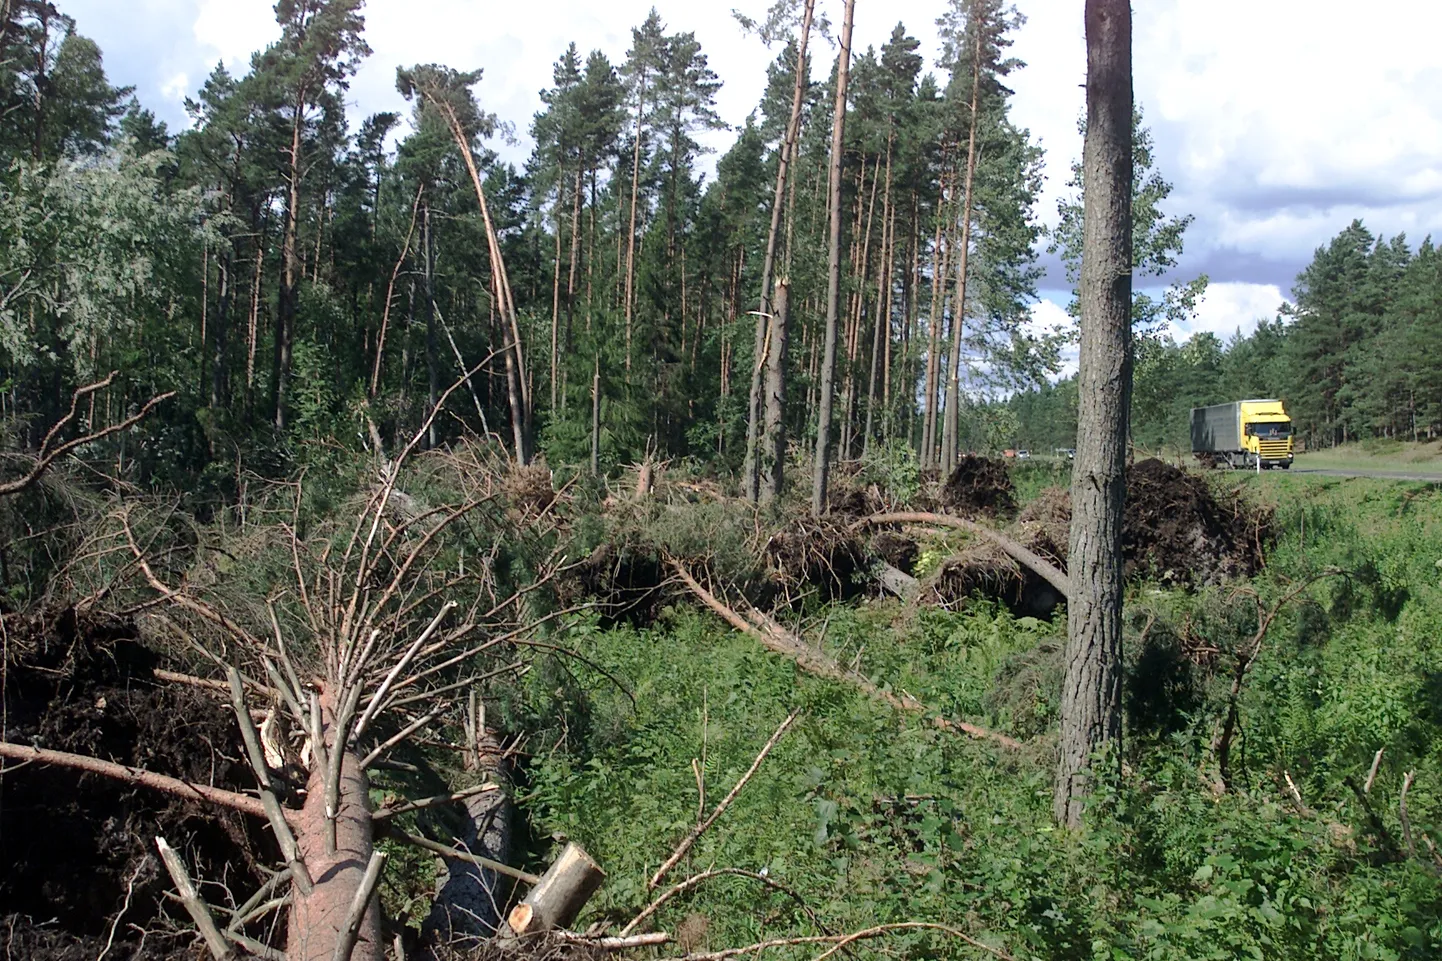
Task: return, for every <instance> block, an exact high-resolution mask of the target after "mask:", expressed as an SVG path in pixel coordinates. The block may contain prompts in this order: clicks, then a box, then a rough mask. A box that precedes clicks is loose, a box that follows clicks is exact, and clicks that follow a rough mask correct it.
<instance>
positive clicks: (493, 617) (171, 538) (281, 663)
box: [0, 386, 594, 961]
mask: <svg viewBox="0 0 1442 961" xmlns="http://www.w3.org/2000/svg"><path fill="white" fill-rule="evenodd" d="M451 389H452V390H454V389H455V387H454V386H453V387H452V388H451ZM448 394H449V391H448V392H447V395H448ZM445 400H446V396H443V397H442V398H441V403H440V404H438V405H437V409H440V407H441V406H443V405H444V402H445ZM428 427H429V422H427V423H426V424H424V425H422V427H421V429H420V430H419V431H418V432H417V433H416V434H415V436H414V437H413V438H412V439H411V441H410V443H409V444H408V445H407V446H406V447H405V449H404V450H402V451H401V452H400V454H399V456H398V457H396V459H395V460H394V461H392V462H388V463H385V464H384V465H383V468H382V471H381V477H380V481H379V483H378V484H376V485H375V486H374V487H373V489H372V490H371V491H370V492H369V493H368V494H366V495H365V496H364V500H363V503H362V504H361V506H360V508H359V510H358V511H357V512H356V514H355V515H354V517H353V518H352V520H351V521H349V522H343V523H338V524H334V525H330V524H322V525H320V526H319V527H318V528H317V530H316V531H315V532H314V533H312V534H311V535H309V536H305V535H303V534H302V533H301V525H300V524H299V523H298V518H299V515H300V510H301V508H300V504H301V499H302V494H303V492H302V489H301V485H300V483H299V482H296V483H295V484H293V485H290V489H291V494H292V496H293V498H294V500H293V504H292V506H291V508H290V511H289V513H290V519H289V521H288V522H286V521H282V522H277V523H275V524H274V525H267V526H266V527H265V528H263V529H261V532H260V534H259V536H253V537H250V538H249V539H248V541H246V543H247V544H249V545H250V547H249V548H248V549H250V550H253V551H254V552H256V553H255V558H256V559H257V563H255V564H254V565H253V566H254V567H255V568H256V569H257V570H260V571H265V570H267V569H275V568H277V567H278V568H280V569H284V567H289V569H290V572H291V573H290V583H289V585H288V586H287V587H286V588H285V589H283V590H276V589H274V588H272V593H271V595H270V596H268V597H264V598H259V597H255V596H254V595H252V594H251V593H249V592H248V591H247V590H246V588H245V586H244V583H243V582H240V583H239V584H237V583H236V582H235V581H234V579H233V578H222V577H217V576H214V575H213V569H212V568H210V567H208V566H207V564H205V563H204V562H203V557H202V556H201V554H200V553H199V552H200V551H201V550H202V549H203V548H201V547H197V546H193V545H194V541H193V540H192V539H190V534H189V531H190V527H189V524H188V522H186V521H184V519H182V521H181V523H180V524H179V525H177V524H174V523H172V520H173V518H174V516H175V515H174V512H173V511H168V510H166V511H156V512H154V513H153V514H150V513H147V512H146V511H145V510H144V509H143V507H142V506H140V505H138V504H131V505H127V506H126V507H124V508H122V509H120V510H119V511H117V512H116V513H115V514H114V515H112V518H111V522H110V528H111V530H110V532H109V533H108V534H106V535H104V536H108V537H110V538H111V540H112V542H113V543H111V544H108V545H105V546H104V547H102V548H97V549H95V550H93V551H90V552H89V553H90V554H91V555H93V556H95V557H115V556H118V554H119V553H120V552H122V551H123V553H124V555H125V557H126V558H128V561H126V562H124V563H121V564H120V565H119V569H120V570H121V571H123V572H131V574H133V575H135V576H132V577H131V580H133V581H134V582H135V584H134V587H133V593H134V594H135V595H138V596H140V597H142V598H144V596H145V595H146V594H148V595H149V598H148V599H143V600H141V603H140V604H139V605H138V608H137V609H139V610H144V611H149V612H152V613H151V614H149V615H147V616H149V617H152V618H154V619H157V620H158V621H159V622H160V623H163V624H165V625H168V628H169V629H170V630H172V631H173V632H174V633H175V634H176V635H177V636H178V637H181V638H183V639H184V640H185V642H186V644H188V645H189V649H190V650H191V651H192V653H194V654H197V655H199V656H200V658H201V659H202V663H201V666H200V667H199V668H198V669H197V673H199V672H205V673H209V674H211V675H212V676H211V677H195V676H192V675H181V674H179V673H178V672H168V673H169V674H171V675H173V676H175V677H176V678H184V680H183V681H182V682H181V683H184V684H185V685H186V686H187V687H191V688H194V689H198V690H204V691H208V692H211V693H212V694H214V695H219V696H222V697H225V698H227V699H228V701H229V707H230V709H231V711H233V713H234V718H235V724H236V730H237V732H238V734H239V742H240V743H239V744H238V745H236V746H237V747H239V748H240V753H241V754H242V757H244V759H245V764H246V765H248V767H249V771H250V773H251V774H252V775H253V776H254V782H255V791H256V794H258V797H254V796H250V795H248V794H243V793H239V792H237V791H235V790H229V789H221V788H216V787H213V786H209V785H202V784H198V783H193V782H190V781H186V780H184V779H180V778H174V777H167V776H164V775H160V774H156V773H154V772H150V771H146V770H143V769H141V768H137V767H134V766H129V765H124V764H118V763H114V762H110V761H106V760H104V759H103V758H97V757H85V756H82V755H76V754H73V753H68V752H60V751H53V750H46V749H41V748H37V747H33V746H30V745H26V744H15V743H5V742H0V757H5V758H12V759H16V760H19V761H21V762H28V763H29V765H34V766H35V767H36V768H37V769H38V768H39V767H40V766H42V765H48V766H60V767H66V768H70V769H73V770H76V771H83V772H86V773H88V774H94V775H99V776H101V777H105V778H110V779H114V780H116V781H119V782H124V783H128V784H133V785H138V786H143V787H147V788H151V789H155V790H158V791H162V792H165V793H167V794H169V795H171V796H174V797H180V798H183V799H186V800H188V801H190V802H193V803H195V804H197V805H203V806H211V807H221V808H228V809H230V810H234V811H238V812H242V813H244V814H245V815H248V816H251V817H257V818H262V819H264V821H265V822H266V823H267V824H268V825H269V827H270V830H271V833H272V835H273V836H274V839H275V841H276V844H277V845H278V847H279V850H280V854H281V861H282V862H283V867H281V869H280V872H279V873H278V874H277V875H276V877H280V878H281V880H280V881H274V880H273V879H272V882H268V889H266V888H263V889H262V891H257V892H256V894H257V896H258V897H259V900H255V899H254V898H253V899H251V900H249V901H247V902H246V905H245V906H244V910H243V911H238V912H236V914H235V916H234V919H233V920H234V923H232V924H229V925H226V924H225V923H223V922H222V923H219V924H218V923H216V917H215V914H216V911H215V910H214V909H213V908H212V907H211V906H210V905H207V904H206V903H205V902H204V900H203V899H202V894H201V893H200V892H203V891H204V890H205V886H204V885H202V884H200V883H198V882H199V881H200V880H201V879H198V878H196V877H194V876H193V874H192V870H191V868H190V866H188V865H187V864H186V863H185V859H184V857H183V855H182V853H181V851H182V850H183V847H184V846H183V845H181V844H180V843H179V839H172V840H176V841H177V844H176V845H175V846H174V847H172V846H171V845H170V844H169V843H168V842H167V839H166V838H164V837H160V838H157V839H156V850H157V851H158V852H159V853H160V854H161V855H162V856H163V859H164V861H165V865H166V868H167V870H168V872H169V874H170V876H171V877H172V879H173V880H174V882H175V885H176V887H177V889H178V890H179V891H180V892H181V897H182V901H183V902H184V903H185V907H186V910H187V912H188V913H189V914H190V916H191V917H192V919H193V921H194V923H195V924H196V926H197V929H198V930H199V931H200V932H201V934H202V936H203V939H204V941H205V943H206V945H207V948H208V949H209V951H210V953H211V954H212V955H213V956H214V957H216V958H217V959H220V958H228V957H231V956H232V955H233V953H234V951H235V950H236V948H237V947H239V948H241V949H244V950H246V951H249V952H251V953H255V954H259V955H261V956H265V957H272V958H285V959H286V961H347V959H350V958H356V959H365V961H382V959H383V958H384V957H385V956H386V947H387V945H386V939H385V938H384V937H383V934H382V919H381V912H380V909H379V904H378V900H377V897H376V890H377V885H378V884H379V880H380V877H381V874H382V871H383V869H384V866H385V854H384V852H382V851H380V850H378V849H377V847H376V844H375V842H376V839H377V837H379V836H381V835H382V834H385V835H386V836H388V837H391V838H394V839H397V840H400V841H402V842H406V841H423V842H425V844H426V845H428V850H431V851H432V852H433V853H436V854H439V855H441V856H443V857H448V858H451V859H455V860H468V861H470V862H471V863H473V864H480V865H481V866H483V867H485V868H487V869H494V870H496V871H498V872H501V873H505V874H507V875H509V876H510V877H511V878H514V879H516V880H520V881H522V882H523V883H525V882H527V881H531V882H538V881H544V880H545V879H544V878H541V879H537V878H535V877H534V876H532V875H528V874H526V873H525V872H519V871H517V870H516V869H514V868H509V867H508V866H506V865H504V864H500V863H497V862H490V861H487V859H485V858H484V857H479V856H476V855H471V854H469V853H467V852H464V851H461V850H455V848H457V847H458V846H463V845H461V843H460V842H459V841H457V840H456V839H450V840H448V841H429V840H428V839H421V838H417V837H413V836H411V835H408V833H407V832H406V831H404V830H400V829H397V828H396V827H395V826H394V823H393V822H394V817H395V816H396V814H397V813H398V812H401V811H416V810H420V809H423V808H427V807H432V806H436V805H460V804H464V803H465V802H466V801H467V800H471V799H474V798H476V797H479V796H482V795H483V794H485V793H488V792H484V791H476V790H472V791H452V792H448V793H446V794H444V795H439V796H435V797H430V798H422V799H420V800H418V801H402V802H400V803H399V804H396V805H392V806H391V810H390V811H389V812H388V813H383V812H376V811H374V810H372V805H371V800H370V788H371V784H370V777H371V774H372V772H373V771H374V770H375V769H376V768H377V767H379V766H381V765H384V764H387V763H388V756H389V755H390V754H392V753H393V752H395V751H397V750H399V749H402V748H403V747H405V746H406V745H407V744H409V743H412V742H414V741H415V739H416V738H418V737H419V736H421V735H422V734H423V733H425V732H429V731H431V730H433V729H434V728H436V727H439V726H441V725H443V724H445V723H446V718H447V716H448V715H450V714H452V709H451V705H452V704H454V703H455V702H456V699H455V698H454V697H452V696H450V695H453V694H454V693H455V692H471V702H472V703H473V704H474V703H476V701H477V700H478V698H479V697H480V696H481V692H482V691H483V685H484V683H485V682H486V681H487V680H490V679H494V678H500V677H508V676H515V675H517V674H518V673H521V672H523V671H524V670H525V665H524V664H523V663H522V662H520V661H515V662H510V663H505V662H503V661H500V660H499V659H498V658H497V655H498V654H500V653H502V651H504V650H506V649H507V646H506V645H507V642H508V641H510V640H516V639H520V638H522V637H523V635H524V634H526V633H527V632H529V631H530V630H532V629H533V628H534V627H535V626H536V624H537V623H539V622H540V620H541V618H538V617H537V616H535V615H534V614H530V613H528V611H529V610H530V606H529V603H528V598H529V596H530V595H531V594H533V593H534V592H535V591H537V590H540V589H541V588H543V587H544V586H545V585H546V584H547V583H548V582H549V581H550V580H551V579H552V578H553V577H554V576H555V574H556V572H557V571H558V570H559V569H560V568H561V566H562V563H563V561H562V560H561V558H560V557H559V555H558V553H557V550H556V549H553V550H552V551H551V552H550V553H549V554H542V555H541V556H540V558H539V560H538V561H537V562H536V564H535V568H534V570H532V571H529V572H528V575H527V576H524V577H521V576H518V575H513V574H508V575H507V577H510V578H512V580H511V581H510V582H507V581H503V580H502V579H501V576H500V575H498V574H496V572H495V571H494V570H493V568H492V567H490V566H488V565H485V564H480V563H473V564H471V565H469V567H466V566H464V565H462V569H461V570H460V571H459V572H458V571H457V570H456V569H455V567H454V566H453V565H452V564H451V563H450V562H449V560H448V558H449V557H451V556H453V555H454V552H455V550H456V545H457V541H456V540H455V538H456V537H458V536H460V535H459V534H457V532H458V531H465V530H467V529H470V528H473V527H476V526H478V525H479V526H481V527H486V528H487V529H490V530H497V531H500V530H511V528H512V527H513V526H514V519H515V518H514V516H513V515H514V511H511V510H510V509H509V507H508V504H509V501H508V498H507V497H506V496H505V485H506V483H507V478H508V476H509V475H508V473H507V471H508V468H507V467H506V466H505V465H502V464H499V463H497V464H492V465H490V466H489V467H486V465H482V464H478V463H470V462H467V463H464V464H461V463H457V464H453V465H451V467H452V468H453V469H452V470H451V474H452V475H453V476H455V477H458V478H462V480H460V481H458V482H457V483H458V484H459V485H460V486H461V488H462V495H463V496H462V497H461V498H460V499H459V501H458V502H455V503H441V504H437V505H435V506H429V507H428V506H426V505H425V504H424V503H421V502H420V501H419V500H418V499H416V498H414V497H408V496H407V495H405V494H403V493H402V492H401V491H400V490H399V489H398V484H399V481H400V478H401V476H402V467H403V465H404V464H405V463H406V461H407V458H408V457H409V456H410V455H411V454H412V452H413V451H414V450H416V449H417V448H418V446H419V445H420V443H421V442H422V440H423V438H424V437H425V434H426V429H427V428H428ZM436 456H438V457H449V456H452V455H436ZM548 510H549V505H547V506H546V507H545V508H544V509H542V510H541V511H540V512H539V516H536V515H528V516H527V518H526V525H524V527H523V529H522V530H518V531H517V530H511V534H510V536H511V537H512V538H513V540H517V541H523V540H524V539H525V537H526V528H530V527H539V526H541V525H542V523H543V520H542V519H543V518H544V517H545V515H546V512H547V511H548ZM276 513H277V512H276V511H274V509H273V508H272V516H275V515H276ZM483 514H484V515H485V516H486V517H487V518H488V521H487V522H486V524H481V521H480V516H481V515H483ZM487 525H488V526H487ZM178 527H179V528H183V530H181V531H180V532H179V533H177V528H178ZM97 536H100V535H97ZM461 543H468V542H464V541H463V542H461ZM537 550H538V551H540V548H537ZM187 552H188V553H187ZM185 558H188V559H189V565H190V566H189V569H183V570H181V572H180V574H179V576H177V570H178V567H177V565H178V563H180V561H181V560H183V559H185ZM114 566H115V565H114V563H113V562H112V565H111V567H112V571H113V568H114ZM207 571H212V573H207ZM117 576H118V575H117ZM206 663H208V664H209V665H210V670H209V671H206V669H205V667H204V665H205V664H206ZM217 674H218V675H220V677H218V678H217V677H215V676H214V675H217ZM157 680H159V681H163V679H160V678H157ZM463 697H464V695H463ZM462 703H464V700H462ZM218 706H219V705H218ZM256 717H260V718H263V723H261V724H260V725H257V724H256V720H255V718H256ZM287 731H289V732H293V737H289V736H287V734H286V732H287ZM182 736H183V735H182ZM23 766H25V765H22V767H23ZM12 770H15V772H16V773H14V774H13V775H11V776H12V777H13V778H23V777H24V776H25V775H24V774H23V773H21V771H20V768H14V769H12ZM437 849H439V850H437ZM566 856H567V858H569V859H570V860H572V861H574V860H575V859H576V857H577V854H576V852H575V851H568V852H567V855H566ZM580 856H581V857H584V852H581V855H580ZM593 889H594V885H592V887H591V890H593ZM493 890H494V889H493ZM546 890H549V891H552V892H557V896H558V897H561V898H562V901H561V907H560V908H558V907H557V906H556V904H555V903H553V902H552V901H551V900H548V897H547V895H546V891H545V890H542V889H541V885H540V884H537V890H536V891H533V892H532V897H531V898H530V902H531V903H532V904H533V906H534V908H533V910H534V912H535V914H536V915H537V921H536V923H533V924H530V925H528V926H527V930H528V931H529V930H548V929H549V928H551V927H552V926H554V925H556V924H558V923H561V924H564V923H568V922H569V920H570V919H571V918H573V917H574V914H575V911H576V910H577V909H579V907H580V905H581V904H583V903H584V900H585V897H586V896H587V895H588V894H589V890H584V891H578V890H577V889H575V888H574V887H572V888H570V889H567V886H566V885H564V884H562V885H556V884H552V885H550V886H549V888H547V889H546ZM502 895H503V896H504V892H502ZM252 902H253V903H252ZM262 905H263V906H265V907H266V910H267V912H269V911H280V912H282V914H283V916H284V917H285V919H286V923H285V924H284V925H282V927H283V928H284V929H285V930H286V935H285V941H284V944H283V946H282V945H281V944H279V943H265V942H263V941H258V940H256V939H254V938H251V937H250V936H249V935H248V934H247V932H246V924H247V922H248V921H249V920H251V918H250V917H249V912H251V911H253V910H257V909H258V907H259V906H262ZM255 933H257V934H260V933H263V932H261V931H260V930H257V931H256V932H255Z"/></svg>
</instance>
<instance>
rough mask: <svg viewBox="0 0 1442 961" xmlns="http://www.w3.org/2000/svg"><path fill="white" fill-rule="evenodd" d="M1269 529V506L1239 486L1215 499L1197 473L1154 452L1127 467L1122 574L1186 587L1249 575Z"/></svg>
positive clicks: (1257, 566)
mask: <svg viewBox="0 0 1442 961" xmlns="http://www.w3.org/2000/svg"><path fill="white" fill-rule="evenodd" d="M1271 534H1272V517H1271V512H1270V511H1267V510H1265V509H1262V508H1258V507H1255V506H1253V505H1251V504H1248V503H1247V502H1246V501H1245V500H1244V499H1243V498H1242V497H1241V495H1240V493H1239V492H1233V493H1232V494H1231V495H1230V496H1224V497H1222V498H1221V499H1218V498H1217V497H1216V496H1214V495H1213V493H1212V490H1211V488H1210V487H1209V486H1208V485H1207V482H1206V481H1205V480H1204V479H1203V478H1201V477H1199V476H1198V475H1196V474H1188V473H1186V472H1185V471H1182V470H1179V469H1178V468H1176V467H1173V466H1171V465H1170V464H1165V463H1163V462H1162V461H1159V460H1157V459H1155V458H1151V459H1148V460H1144V461H1139V462H1138V463H1136V464H1134V465H1132V466H1131V467H1130V468H1129V469H1128V470H1127V505H1126V522H1125V524H1124V525H1123V528H1122V550H1123V553H1124V554H1125V556H1126V564H1127V575H1128V576H1134V575H1135V576H1141V577H1151V578H1155V579H1156V580H1159V581H1162V582H1163V583H1172V584H1179V585H1184V586H1188V587H1200V586H1202V585H1206V584H1217V583H1220V582H1221V581H1225V580H1230V579H1232V578H1237V577H1251V576H1253V575H1255V574H1256V573H1257V572H1258V571H1259V570H1261V568H1262V563H1263V557H1262V553H1263V548H1264V547H1265V545H1266V544H1267V543H1269V541H1270V539H1271Z"/></svg>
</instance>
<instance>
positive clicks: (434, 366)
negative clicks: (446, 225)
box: [421, 203, 441, 448]
mask: <svg viewBox="0 0 1442 961" xmlns="http://www.w3.org/2000/svg"><path fill="white" fill-rule="evenodd" d="M421 267H422V272H423V274H424V280H425V284H426V387H427V390H428V392H429V402H428V404H427V406H426V410H427V411H428V412H429V411H433V410H435V409H436V404H437V403H438V402H439V401H440V397H441V372H440V357H439V356H438V355H437V353H438V352H437V347H436V283H435V276H434V273H433V270H434V261H433V260H432V248H431V205H430V204H429V203H427V204H426V205H425V209H424V210H423V211H422V212H421ZM436 441H437V436H436V418H434V417H432V418H431V426H430V428H429V430H427V432H426V446H427V447H430V448H434V447H435V446H436Z"/></svg>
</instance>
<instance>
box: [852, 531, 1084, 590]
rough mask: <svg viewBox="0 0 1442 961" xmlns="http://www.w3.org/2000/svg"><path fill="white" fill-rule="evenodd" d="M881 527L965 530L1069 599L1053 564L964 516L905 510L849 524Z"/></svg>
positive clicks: (1068, 583)
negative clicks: (896, 526)
mask: <svg viewBox="0 0 1442 961" xmlns="http://www.w3.org/2000/svg"><path fill="white" fill-rule="evenodd" d="M883 524H930V525H933V526H936V527H952V528H955V529H957V530H962V531H967V532H968V533H971V534H976V535H977V536H979V537H985V538H986V539H988V540H990V541H991V542H993V543H994V544H996V545H997V546H998V547H1000V548H1001V549H1002V550H1003V551H1005V552H1006V553H1007V554H1008V555H1010V556H1011V557H1012V558H1013V559H1015V560H1016V561H1017V562H1018V563H1020V564H1023V565H1025V566H1026V567H1027V569H1029V570H1031V571H1033V572H1034V573H1036V574H1037V575H1038V576H1040V577H1041V578H1042V579H1044V580H1045V581H1046V582H1047V583H1048V584H1050V585H1051V586H1052V587H1054V588H1056V589H1057V590H1058V591H1059V592H1060V593H1061V595H1062V596H1063V597H1070V596H1071V590H1072V587H1071V579H1070V578H1069V577H1067V575H1066V574H1064V573H1063V572H1062V571H1061V570H1059V569H1058V568H1057V567H1056V565H1054V564H1052V563H1050V562H1048V561H1047V560H1046V559H1045V558H1043V557H1041V555H1039V554H1037V553H1036V552H1035V551H1032V550H1031V549H1029V548H1027V547H1026V546H1025V545H1023V544H1022V543H1021V542H1019V541H1017V540H1016V539H1015V538H1012V537H1009V536H1007V535H1006V534H1003V533H1002V532H1001V531H998V530H994V529H993V528H990V527H987V526H985V525H983V524H978V523H976V522H975V521H969V520H967V519H966V518H964V517H953V516H951V515H950V514H928V513H923V512H918V511H905V512H898V513H894V514H872V515H871V516H870V517H863V518H862V519H861V520H859V521H857V522H856V523H854V524H853V525H852V529H853V530H861V529H863V528H866V527H877V526H881V525H883Z"/></svg>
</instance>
